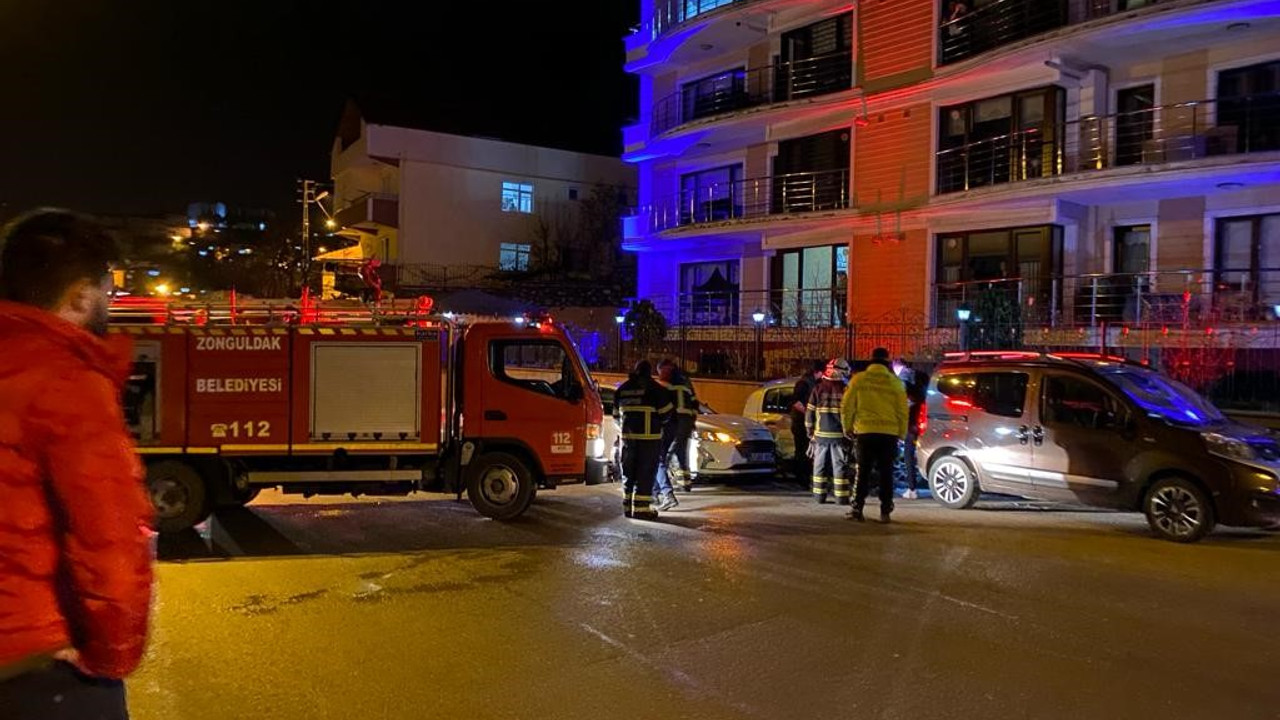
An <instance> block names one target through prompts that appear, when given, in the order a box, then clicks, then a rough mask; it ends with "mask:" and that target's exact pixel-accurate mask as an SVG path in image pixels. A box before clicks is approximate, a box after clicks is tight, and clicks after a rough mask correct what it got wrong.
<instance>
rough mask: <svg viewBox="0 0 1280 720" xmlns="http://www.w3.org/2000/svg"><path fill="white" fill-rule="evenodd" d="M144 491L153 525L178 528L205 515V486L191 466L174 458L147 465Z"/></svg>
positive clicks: (167, 529) (169, 529)
mask: <svg viewBox="0 0 1280 720" xmlns="http://www.w3.org/2000/svg"><path fill="white" fill-rule="evenodd" d="M147 494H149V495H150V496H151V505H152V506H153V507H154V508H155V510H156V528H157V529H158V530H159V531H160V532H162V533H172V532H181V531H183V530H188V529H190V528H193V527H195V526H196V525H199V524H200V523H202V522H204V521H205V519H206V518H208V517H209V490H208V487H207V485H206V483H205V481H204V478H203V477H201V476H200V473H198V472H196V470H195V468H193V467H191V466H190V465H188V464H186V463H184V462H179V461H177V460H163V461H161V462H158V463H154V464H152V465H149V466H147Z"/></svg>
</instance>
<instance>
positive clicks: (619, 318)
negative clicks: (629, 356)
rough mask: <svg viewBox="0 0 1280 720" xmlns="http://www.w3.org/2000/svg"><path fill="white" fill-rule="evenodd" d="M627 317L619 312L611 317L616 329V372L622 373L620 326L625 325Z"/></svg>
mask: <svg viewBox="0 0 1280 720" xmlns="http://www.w3.org/2000/svg"><path fill="white" fill-rule="evenodd" d="M626 322H627V316H626V315H624V314H622V311H621V310H619V311H618V314H617V315H614V316H613V324H614V325H616V326H617V328H618V371H619V372H622V370H623V368H622V326H623V325H624V324H626Z"/></svg>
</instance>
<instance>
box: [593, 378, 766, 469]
mask: <svg viewBox="0 0 1280 720" xmlns="http://www.w3.org/2000/svg"><path fill="white" fill-rule="evenodd" d="M613 395H614V388H611V387H602V388H600V397H601V399H602V400H603V401H604V415H605V421H604V439H605V444H606V447H612V448H614V465H615V468H616V466H617V463H618V456H617V451H618V448H619V447H620V443H619V438H618V435H619V432H618V423H617V421H616V420H614V419H613ZM689 451H690V452H689V457H690V458H692V460H693V467H692V468H690V469H691V470H692V472H693V476H694V478H702V479H703V480H708V479H714V478H720V479H739V478H751V477H754V478H767V477H772V476H773V475H774V473H775V472H776V471H777V465H778V457H777V447H776V446H775V444H774V441H773V434H772V433H770V432H769V429H768V428H766V427H765V426H764V425H761V424H760V423H758V422H755V421H754V420H750V419H748V418H745V417H742V416H741V415H720V414H718V413H716V412H715V411H714V410H712V409H711V408H709V407H707V406H706V405H702V406H701V408H700V413H699V415H698V420H697V424H696V425H695V426H694V433H693V437H692V438H691V439H690V440H689ZM615 477H616V471H615Z"/></svg>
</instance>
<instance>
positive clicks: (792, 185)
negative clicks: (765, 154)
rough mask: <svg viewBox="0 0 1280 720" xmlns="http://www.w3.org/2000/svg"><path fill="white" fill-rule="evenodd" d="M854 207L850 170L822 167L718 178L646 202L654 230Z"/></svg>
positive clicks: (645, 211)
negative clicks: (726, 180) (721, 180)
mask: <svg viewBox="0 0 1280 720" xmlns="http://www.w3.org/2000/svg"><path fill="white" fill-rule="evenodd" d="M850 207H852V203H851V201H850V193H849V171H848V170H846V169H841V170H824V171H820V172H801V173H791V174H788V175H774V176H772V177H762V178H749V179H746V180H739V181H736V182H732V183H717V184H713V185H708V186H704V187H701V188H699V189H698V190H697V191H696V192H681V193H678V194H676V195H675V196H672V197H670V198H668V199H667V200H665V201H662V202H659V203H656V204H654V205H651V206H649V207H647V208H642V209H641V210H642V215H644V216H646V217H647V220H648V228H649V230H650V231H661V230H669V229H671V228H676V227H682V226H686V225H699V224H704V223H719V222H728V221H731V220H745V219H751V218H761V217H768V216H771V215H790V214H793V213H807V212H824V211H833V210H845V209H848V208H850Z"/></svg>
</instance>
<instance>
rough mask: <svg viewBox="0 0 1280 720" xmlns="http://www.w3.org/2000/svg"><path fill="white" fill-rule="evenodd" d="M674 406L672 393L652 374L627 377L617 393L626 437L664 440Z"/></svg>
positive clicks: (616, 404) (617, 412)
mask: <svg viewBox="0 0 1280 720" xmlns="http://www.w3.org/2000/svg"><path fill="white" fill-rule="evenodd" d="M673 410H675V405H674V404H673V403H672V402H671V393H670V392H669V391H668V390H666V389H664V388H663V387H662V386H661V385H659V384H658V383H657V382H656V381H654V380H652V379H650V378H642V379H638V380H637V379H634V378H633V379H631V380H627V381H626V382H624V383H622V385H620V386H618V391H617V393H616V394H615V395H614V415H615V416H616V417H617V418H618V421H619V426H620V430H621V434H622V439H623V440H661V439H662V426H663V425H665V424H666V423H667V421H668V420H670V418H671V414H672V411H673Z"/></svg>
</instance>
